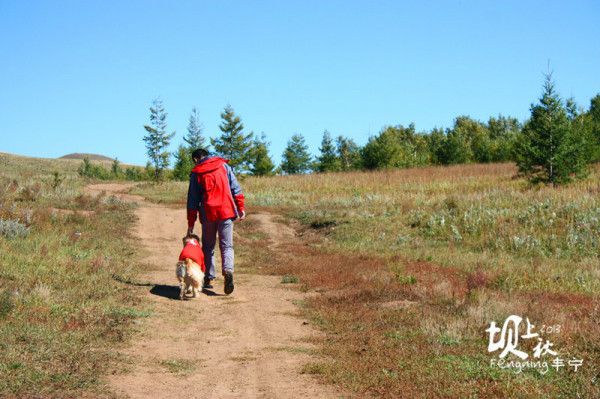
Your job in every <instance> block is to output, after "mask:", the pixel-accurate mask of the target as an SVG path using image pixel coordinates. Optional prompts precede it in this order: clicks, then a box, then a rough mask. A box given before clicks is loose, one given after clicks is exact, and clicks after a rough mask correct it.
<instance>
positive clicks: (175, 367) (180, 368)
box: [159, 359, 196, 374]
mask: <svg viewBox="0 0 600 399" xmlns="http://www.w3.org/2000/svg"><path fill="white" fill-rule="evenodd" d="M159 364H160V365H161V366H162V367H164V368H165V369H166V370H167V371H168V372H169V373H173V374H190V373H192V372H193V371H194V370H195V369H196V362H194V361H192V360H188V359H166V360H161V361H160V362H159Z"/></svg>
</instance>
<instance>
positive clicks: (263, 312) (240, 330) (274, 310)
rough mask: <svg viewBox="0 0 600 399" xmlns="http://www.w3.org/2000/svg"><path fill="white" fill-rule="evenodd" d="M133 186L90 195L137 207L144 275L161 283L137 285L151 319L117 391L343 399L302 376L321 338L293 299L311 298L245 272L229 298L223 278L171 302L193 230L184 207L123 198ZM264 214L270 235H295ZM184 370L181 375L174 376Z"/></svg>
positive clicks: (115, 383) (112, 380) (114, 380)
mask: <svg viewBox="0 0 600 399" xmlns="http://www.w3.org/2000/svg"><path fill="white" fill-rule="evenodd" d="M129 187H130V185H124V184H97V185H92V186H88V188H87V192H88V193H91V194H98V193H100V192H102V191H105V192H106V193H107V194H110V195H116V196H118V197H120V198H122V199H123V200H126V201H134V202H136V203H138V205H139V206H138V208H137V209H136V215H137V217H138V222H137V223H136V226H135V227H134V232H135V235H136V237H137V238H138V239H139V241H140V244H141V245H143V247H144V248H145V251H146V253H147V255H148V256H147V257H146V258H145V259H144V262H145V263H146V264H147V269H146V271H145V272H144V273H143V275H142V276H141V279H143V280H144V281H149V282H151V283H152V284H154V285H155V286H154V288H153V289H152V290H150V292H149V291H148V287H132V289H135V290H140V292H141V294H142V306H146V307H148V308H150V309H151V310H152V315H151V316H150V317H149V318H147V319H144V321H143V323H142V325H141V331H140V332H139V333H138V334H136V335H135V337H134V339H133V341H132V342H131V344H130V346H129V347H128V348H127V349H125V350H123V353H124V354H125V355H126V356H127V357H128V358H129V359H130V360H131V368H130V370H129V372H127V373H125V374H116V375H112V376H110V377H109V385H110V386H111V387H112V388H113V389H114V390H115V391H116V392H117V394H119V395H120V396H126V397H131V398H173V397H178V398H257V397H260V398H304V397H312V398H333V397H340V396H341V394H340V393H339V392H338V391H337V390H336V389H335V388H334V387H332V386H326V385H322V384H320V383H318V382H317V381H316V380H315V379H314V378H313V377H311V376H309V375H306V374H300V370H301V368H302V366H303V365H304V364H306V363H308V362H310V361H311V360H314V359H313V357H312V356H310V355H309V354H307V353H306V352H309V351H310V350H311V349H314V348H313V347H312V346H311V345H310V344H308V343H306V341H307V339H309V338H311V337H315V336H317V335H318V334H319V333H318V332H317V331H315V330H314V329H312V328H311V327H310V325H305V324H303V320H302V319H300V318H298V317H295V316H293V314H295V313H297V311H298V309H297V307H296V306H295V305H294V304H293V302H292V301H295V300H301V299H303V298H305V295H306V294H303V293H301V292H298V291H297V290H294V289H290V288H287V287H285V286H282V284H281V283H280V281H281V279H280V278H278V277H274V276H260V275H252V274H240V273H238V274H236V288H235V292H234V293H233V294H232V295H231V296H224V295H222V293H223V287H222V285H223V280H222V279H218V280H216V285H215V289H214V293H215V295H214V296H207V295H205V294H201V295H200V296H199V297H198V298H195V299H191V300H188V301H179V300H174V299H172V298H171V297H172V296H174V295H177V293H178V288H176V287H177V281H176V278H175V275H174V270H175V262H176V260H177V256H178V255H179V252H180V251H181V237H182V236H183V234H184V233H185V228H186V225H185V211H184V210H183V209H172V208H168V207H166V206H162V205H157V204H152V203H149V202H146V201H144V200H143V198H141V197H138V196H133V195H129V194H124V193H123V192H124V191H125V190H127V189H128V188H129ZM250 217H252V216H251V215H250ZM256 218H257V220H258V221H259V223H260V224H261V226H264V232H265V234H268V235H270V236H271V235H272V234H281V237H282V238H283V239H289V238H290V234H291V235H292V237H293V233H291V232H290V231H289V228H288V227H287V226H284V225H282V224H278V223H276V222H274V221H273V218H272V217H271V215H265V214H262V215H256ZM281 229H288V230H281ZM276 240H277V238H274V239H272V242H273V241H276ZM177 367H179V368H180V369H181V372H180V373H173V372H172V371H173V368H177ZM170 369H171V370H170Z"/></svg>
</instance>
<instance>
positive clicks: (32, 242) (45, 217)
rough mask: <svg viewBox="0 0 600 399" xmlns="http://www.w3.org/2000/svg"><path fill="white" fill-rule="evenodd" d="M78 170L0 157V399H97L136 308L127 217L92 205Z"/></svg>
mask: <svg viewBox="0 0 600 399" xmlns="http://www.w3.org/2000/svg"><path fill="white" fill-rule="evenodd" d="M80 163H81V161H70V160H46V159H33V158H24V157H16V156H11V155H6V154H0V168H1V173H0V264H1V267H0V396H1V397H8V398H10V397H44V398H46V397H104V396H110V395H111V394H110V393H109V392H106V390H105V387H104V385H103V383H102V382H101V381H102V379H103V377H104V375H105V374H106V373H108V372H109V371H111V370H114V368H115V367H116V364H117V363H116V362H115V360H117V359H116V356H117V355H116V350H115V348H116V347H118V346H119V345H122V343H123V342H124V341H125V340H126V338H127V337H128V336H129V335H130V333H131V331H132V330H133V329H132V325H133V324H132V321H133V320H134V319H135V318H138V317H144V316H145V314H146V313H145V312H144V311H143V310H140V309H138V307H137V306H136V305H137V303H138V298H136V297H135V296H133V295H132V294H131V291H130V290H127V289H126V286H125V285H124V284H122V283H119V282H117V281H116V280H115V277H117V278H119V279H123V280H127V279H130V278H133V277H134V276H135V275H136V273H137V271H136V270H137V269H136V267H137V266H136V265H134V264H132V262H131V261H130V259H131V255H132V254H133V253H134V252H133V251H134V249H133V246H132V245H131V242H130V240H129V239H128V237H129V225H130V224H131V223H132V222H133V220H134V216H133V209H132V208H131V206H130V205H127V204H125V203H122V202H121V201H119V200H118V199H116V198H114V197H106V196H100V197H97V198H92V197H90V196H88V195H85V194H84V193H83V187H84V184H85V183H86V182H85V181H84V180H82V179H80V178H79V176H78V175H77V172H76V170H77V167H78V166H79V165H80Z"/></svg>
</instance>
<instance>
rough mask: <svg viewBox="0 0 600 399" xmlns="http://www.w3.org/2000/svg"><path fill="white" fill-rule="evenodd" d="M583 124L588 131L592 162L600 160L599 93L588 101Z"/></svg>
mask: <svg viewBox="0 0 600 399" xmlns="http://www.w3.org/2000/svg"><path fill="white" fill-rule="evenodd" d="M585 124H586V127H587V129H588V131H589V135H590V143H591V153H592V155H591V160H592V162H599V161H600V94H597V95H596V96H595V97H594V98H592V100H591V101H590V109H589V110H588V111H587V112H586V113H585Z"/></svg>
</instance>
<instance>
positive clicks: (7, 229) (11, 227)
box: [0, 219, 29, 238]
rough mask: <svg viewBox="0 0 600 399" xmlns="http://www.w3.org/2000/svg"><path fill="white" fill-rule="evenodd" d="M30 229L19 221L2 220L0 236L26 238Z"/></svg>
mask: <svg viewBox="0 0 600 399" xmlns="http://www.w3.org/2000/svg"><path fill="white" fill-rule="evenodd" d="M27 234H29V228H28V227H27V226H25V225H24V224H22V223H20V222H19V221H17V220H10V219H9V220H4V219H0V235H3V236H4V237H7V238H16V237H25V236H26V235H27Z"/></svg>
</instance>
